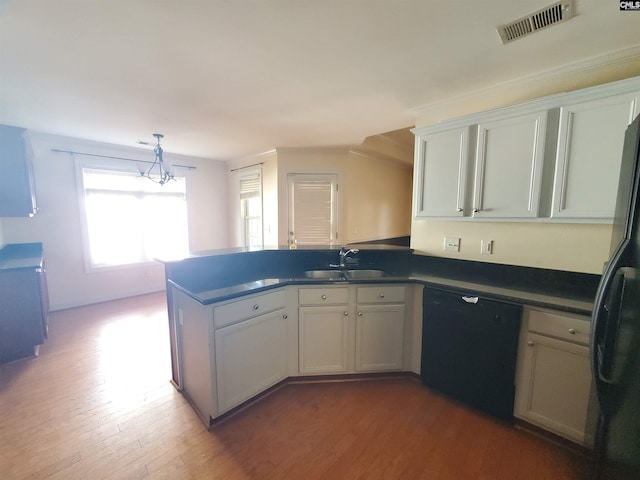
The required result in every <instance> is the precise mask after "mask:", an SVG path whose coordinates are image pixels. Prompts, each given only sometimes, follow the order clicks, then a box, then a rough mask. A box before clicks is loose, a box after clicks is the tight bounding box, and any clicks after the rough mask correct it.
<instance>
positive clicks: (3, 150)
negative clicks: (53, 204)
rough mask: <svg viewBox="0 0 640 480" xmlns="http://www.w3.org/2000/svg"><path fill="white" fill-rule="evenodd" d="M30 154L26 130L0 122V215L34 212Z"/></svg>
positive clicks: (35, 207) (34, 200)
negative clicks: (0, 123)
mask: <svg viewBox="0 0 640 480" xmlns="http://www.w3.org/2000/svg"><path fill="white" fill-rule="evenodd" d="M32 157H33V153H32V151H31V145H30V143H29V140H28V136H27V131H26V130H25V129H24V128H17V127H9V126H5V125H0V172H2V174H1V175H0V217H32V216H33V215H34V214H35V213H36V210H37V206H36V196H35V182H34V179H33V166H32Z"/></svg>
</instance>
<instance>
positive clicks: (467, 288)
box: [169, 273, 593, 315]
mask: <svg viewBox="0 0 640 480" xmlns="http://www.w3.org/2000/svg"><path fill="white" fill-rule="evenodd" d="M169 283H170V284H171V285H173V286H175V287H176V288H178V289H179V290H181V291H182V292H184V293H186V294H187V295H189V296H190V297H192V298H193V299H195V300H196V301H198V302H199V303H201V304H202V305H210V304H213V303H217V302H221V301H225V300H232V299H234V298H239V297H243V296H245V295H250V294H254V293H260V292H263V291H267V290H271V289H274V288H279V287H284V286H287V285H349V284H382V283H385V284H388V283H417V284H420V285H424V286H427V287H432V288H445V289H447V290H455V291H458V292H460V293H461V294H465V295H478V296H483V295H484V296H487V297H490V298H493V299H496V300H501V301H505V302H511V303H518V304H523V305H530V306H536V307H543V308H550V309H554V310H562V311H566V312H573V313H577V314H582V315H591V311H592V309H593V301H592V300H590V299H588V298H579V297H575V298H567V297H561V296H556V295H550V294H547V293H540V292H532V291H525V290H519V289H514V288H506V287H499V286H494V285H490V284H485V283H482V284H481V283H474V282H466V281H460V280H455V279H451V278H446V277H442V276H434V275H422V274H415V273H413V274H410V275H408V276H386V277H381V278H371V279H357V280H346V279H345V280H323V279H311V278H265V279H258V280H254V281H251V282H245V283H241V284H237V285H230V286H226V287H218V288H206V287H205V286H201V287H200V288H193V289H190V288H187V287H185V286H183V285H179V284H178V283H176V282H173V281H171V280H169Z"/></svg>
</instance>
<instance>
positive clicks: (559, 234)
mask: <svg viewBox="0 0 640 480" xmlns="http://www.w3.org/2000/svg"><path fill="white" fill-rule="evenodd" d="M445 236H452V237H458V238H460V239H461V241H460V251H459V252H457V253H452V252H445V251H444V250H443V247H444V237H445ZM610 236H611V226H610V225H590V224H554V223H543V222H540V223H537V222H522V223H498V222H482V223H476V222H474V221H473V220H471V221H451V222H446V221H430V220H424V221H414V222H413V224H412V230H411V247H412V248H414V249H415V251H416V253H418V254H427V255H433V256H442V257H449V258H459V259H462V260H476V261H482V262H492V263H503V264H508V265H522V266H527V267H538V268H549V269H552V270H567V271H573V272H585V273H596V274H599V273H602V266H603V263H604V262H605V261H606V260H607V257H608V253H609V240H610ZM481 240H493V242H494V243H493V254H491V255H482V254H481V253H480V241H481Z"/></svg>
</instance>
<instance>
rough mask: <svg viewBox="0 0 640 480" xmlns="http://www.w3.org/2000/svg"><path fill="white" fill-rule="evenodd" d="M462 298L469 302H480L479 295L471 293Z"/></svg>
mask: <svg viewBox="0 0 640 480" xmlns="http://www.w3.org/2000/svg"><path fill="white" fill-rule="evenodd" d="M462 300H463V301H465V302H467V303H478V297H472V296H469V295H463V296H462Z"/></svg>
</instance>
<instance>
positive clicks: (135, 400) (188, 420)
mask: <svg viewBox="0 0 640 480" xmlns="http://www.w3.org/2000/svg"><path fill="white" fill-rule="evenodd" d="M164 302H165V299H164V296H163V295H160V294H156V295H147V296H143V297H137V298H133V299H127V300H123V301H117V302H109V303H105V304H101V305H95V306H89V307H83V308H77V309H73V310H67V311H62V312H54V313H53V314H52V315H51V321H50V335H49V340H48V341H47V343H46V344H45V345H44V346H43V347H42V348H41V350H40V356H39V357H37V358H33V359H28V360H21V361H17V362H13V363H10V364H5V365H1V366H0V478H1V479H2V480H18V479H47V480H57V479H83V480H85V479H87V480H88V479H91V480H93V479H114V480H115V479H143V478H144V479H225V480H240V479H260V480H268V479H274V480H275V479H296V480H298V479H303V480H307V479H309V480H311V479H366V480H375V479H384V480H392V479H407V480H412V479H427V480H449V479H455V480H465V479H474V480H502V479H505V480H535V479H550V480H563V479H567V480H568V479H572V480H582V479H584V478H587V474H588V472H589V464H588V461H587V460H586V459H585V458H584V457H582V456H581V455H580V454H577V453H574V452H571V451H569V450H567V449H564V448H562V447H559V446H556V445H554V444H551V443H547V442H546V441H544V440H541V439H539V438H537V437H534V436H533V435H530V434H528V433H526V432H523V431H520V430H516V429H514V428H513V427H511V426H508V425H504V424H502V423H500V422H497V421H495V420H493V419H491V418H488V417H486V416H484V415H481V414H479V413H477V412H474V411H472V410H469V409H467V408H465V407H462V406H460V405H457V404H455V403H453V402H451V401H449V400H447V399H445V398H444V397H442V396H440V395H438V394H436V393H434V392H431V391H429V390H428V389H426V388H424V387H423V386H422V385H421V384H420V383H419V382H417V381H415V380H412V379H409V378H395V379H380V380H375V381H358V382H349V383H346V382H335V383H322V384H290V385H287V386H285V387H283V388H281V389H278V390H276V391H274V392H273V393H271V394H270V395H268V396H266V397H265V398H263V399H262V400H260V401H259V402H258V403H256V404H254V405H252V406H250V407H249V408H247V409H244V410H242V411H240V412H238V413H237V414H235V415H233V416H231V417H229V418H227V419H225V420H223V421H222V422H220V423H219V424H217V425H216V426H215V427H214V429H213V431H211V432H208V431H207V430H206V429H205V428H204V427H203V425H202V423H200V421H199V420H198V418H197V417H196V415H195V413H194V412H193V411H192V410H191V407H190V406H189V405H188V404H187V403H186V401H185V400H184V398H183V397H182V396H181V395H180V394H179V393H178V392H177V391H176V390H175V389H174V388H173V387H172V386H171V384H170V383H169V378H170V367H169V358H168V355H169V353H168V352H169V348H168V332H167V319H166V311H165V303H164Z"/></svg>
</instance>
